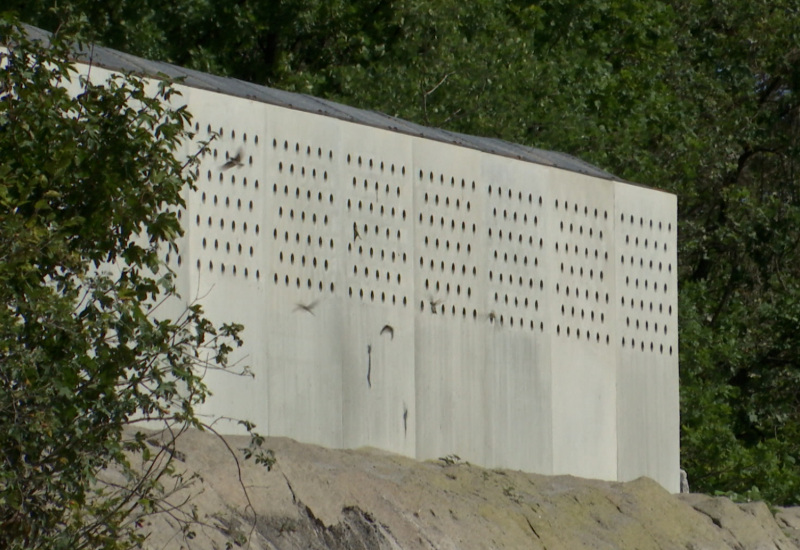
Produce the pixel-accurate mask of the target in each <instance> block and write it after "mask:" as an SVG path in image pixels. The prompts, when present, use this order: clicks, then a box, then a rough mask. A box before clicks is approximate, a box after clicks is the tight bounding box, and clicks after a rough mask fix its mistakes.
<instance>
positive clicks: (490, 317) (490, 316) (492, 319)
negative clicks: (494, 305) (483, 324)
mask: <svg viewBox="0 0 800 550" xmlns="http://www.w3.org/2000/svg"><path fill="white" fill-rule="evenodd" d="M488 317H489V322H490V323H494V320H495V319H497V314H496V313H495V312H494V311H490V312H489V315H488Z"/></svg>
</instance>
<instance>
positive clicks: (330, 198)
mask: <svg viewBox="0 0 800 550" xmlns="http://www.w3.org/2000/svg"><path fill="white" fill-rule="evenodd" d="M272 194H273V195H277V194H278V184H277V183H273V184H272ZM283 194H284V196H287V197H288V196H289V186H288V185H284V186H283ZM300 197H301V193H300V188H299V187H296V188H295V190H294V198H295V199H298V200H299V199H300ZM305 198H306V200H307V201H309V202H311V201H312V200H313V198H314V193H312V192H311V190H310V189H308V190H306V192H305ZM316 198H317V202H322V201H323V199H324V198H325V196H324V195H323V193H322V192H321V191H318V192H317V195H316ZM328 203H329V204H331V205H332V204H333V194H332V193H329V194H328Z"/></svg>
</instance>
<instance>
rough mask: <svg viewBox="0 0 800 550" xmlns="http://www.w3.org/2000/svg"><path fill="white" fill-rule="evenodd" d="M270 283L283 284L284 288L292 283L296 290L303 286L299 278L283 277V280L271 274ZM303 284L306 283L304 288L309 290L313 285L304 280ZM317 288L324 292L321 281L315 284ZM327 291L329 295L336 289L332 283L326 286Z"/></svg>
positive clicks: (311, 282) (308, 280) (310, 281)
mask: <svg viewBox="0 0 800 550" xmlns="http://www.w3.org/2000/svg"><path fill="white" fill-rule="evenodd" d="M272 281H273V282H274V283H275V284H276V285H277V284H280V283H281V282H283V284H284V286H286V287H288V286H290V285H291V284H292V283H294V285H295V286H296V287H297V288H301V287H302V286H303V283H302V281H301V279H300V277H294V279H293V278H292V277H289V275H284V276H283V278H281V276H280V275H278V274H277V273H273V274H272ZM305 283H306V288H309V289H311V288H313V287H314V283H313V281H312V280H311V279H306V281H305ZM317 288H318V289H319V291H320V292H322V291H324V290H325V285H324V284H323V282H322V281H319V282H318V283H317ZM328 289H329V290H330V292H331V293H333V291H334V290H335V289H336V286H335V285H334V284H333V282H331V283H330V285H328Z"/></svg>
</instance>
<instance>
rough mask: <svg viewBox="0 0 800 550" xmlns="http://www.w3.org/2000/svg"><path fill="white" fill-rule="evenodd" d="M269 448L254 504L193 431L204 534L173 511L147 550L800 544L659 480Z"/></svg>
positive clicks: (185, 459) (217, 447)
mask: <svg viewBox="0 0 800 550" xmlns="http://www.w3.org/2000/svg"><path fill="white" fill-rule="evenodd" d="M228 441H229V443H230V445H231V447H233V448H238V447H244V446H245V445H246V443H247V440H246V439H245V438H228ZM266 446H268V447H269V448H271V449H273V450H274V451H275V454H276V456H277V459H278V462H277V464H276V466H275V467H274V468H273V469H272V471H267V470H266V469H265V468H263V467H261V466H257V465H255V464H252V463H242V470H241V476H242V481H243V483H244V486H246V487H247V494H248V496H249V499H250V504H248V501H247V497H246V496H245V494H244V491H242V486H241V484H240V483H239V479H238V474H237V466H236V463H235V461H234V460H233V459H232V457H231V455H230V453H229V452H228V450H227V449H226V447H225V446H224V445H223V444H222V442H221V441H219V440H218V439H217V438H216V437H215V436H213V435H210V434H203V433H198V432H191V433H188V434H186V435H184V436H183V437H182V438H181V441H180V444H179V449H180V451H181V453H180V454H179V455H178V456H180V458H181V459H182V461H181V462H178V466H179V467H181V468H186V470H187V473H192V472H197V473H199V474H200V475H201V476H202V477H203V479H204V484H203V486H202V488H201V487H200V486H195V487H194V488H192V489H190V490H188V491H184V492H183V493H182V494H180V495H178V497H181V498H184V497H186V496H189V495H191V502H192V504H193V505H194V506H196V510H197V513H196V517H197V520H198V521H197V523H196V524H194V525H193V526H192V530H193V531H194V535H189V536H186V534H184V533H182V532H181V531H180V529H178V526H177V523H176V521H175V520H174V519H173V518H170V517H169V516H167V515H162V516H159V517H156V518H153V519H151V520H149V521H148V522H147V525H146V526H145V528H146V529H149V530H150V532H151V536H150V539H149V540H148V548H153V549H156V548H157V549H162V548H170V549H171V548H174V549H179V548H197V549H208V550H211V549H217V548H220V549H221V548H226V546H227V545H230V547H232V548H237V547H243V548H259V549H262V548H279V549H290V548H291V549H294V548H304V549H305V548H308V549H323V548H333V549H358V548H364V549H373V548H375V549H400V548H402V549H471V548H474V549H487V548H532V549H538V548H541V549H548V550H556V549H631V550H634V549H636V550H646V549H673V548H675V549H678V548H680V549H693V550H701V549H717V548H719V549H723V548H736V549H754V550H762V549H763V550H768V549H779V550H789V549H795V548H798V549H800V530H798V528H800V511H798V510H796V509H779V510H777V511H776V514H775V515H773V513H772V512H771V511H770V510H769V509H768V508H767V506H765V505H764V504H763V503H751V504H745V505H737V504H734V503H733V502H731V501H730V500H728V499H725V498H712V497H708V496H705V495H696V494H690V495H683V496H677V495H672V494H670V493H668V492H667V491H665V490H664V489H662V488H661V487H660V486H659V485H658V484H656V483H655V482H654V481H652V480H650V479H647V478H641V479H638V480H636V481H632V482H629V483H610V482H601V481H595V480H586V479H580V478H575V477H570V476H556V477H548V476H540V475H533V474H526V473H522V472H517V471H508V470H487V469H484V468H479V467H477V466H472V465H470V464H466V463H463V462H460V461H456V462H455V463H450V462H451V461H450V460H447V461H431V462H418V461H415V460H412V459H409V458H405V457H400V456H397V455H393V454H389V453H385V452H382V451H377V450H374V449H360V450H357V451H340V450H330V449H325V448H322V447H317V446H314V445H304V444H300V443H297V442H295V441H293V440H290V439H285V438H268V439H267V442H266Z"/></svg>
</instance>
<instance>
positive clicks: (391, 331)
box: [380, 325, 394, 340]
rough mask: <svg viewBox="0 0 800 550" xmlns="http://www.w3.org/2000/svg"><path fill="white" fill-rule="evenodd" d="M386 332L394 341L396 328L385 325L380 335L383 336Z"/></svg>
mask: <svg viewBox="0 0 800 550" xmlns="http://www.w3.org/2000/svg"><path fill="white" fill-rule="evenodd" d="M384 332H385V333H386V334H388V335H389V338H390V339H391V340H394V327H393V326H392V325H383V328H382V329H381V332H380V333H381V334H383V333H384Z"/></svg>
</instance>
